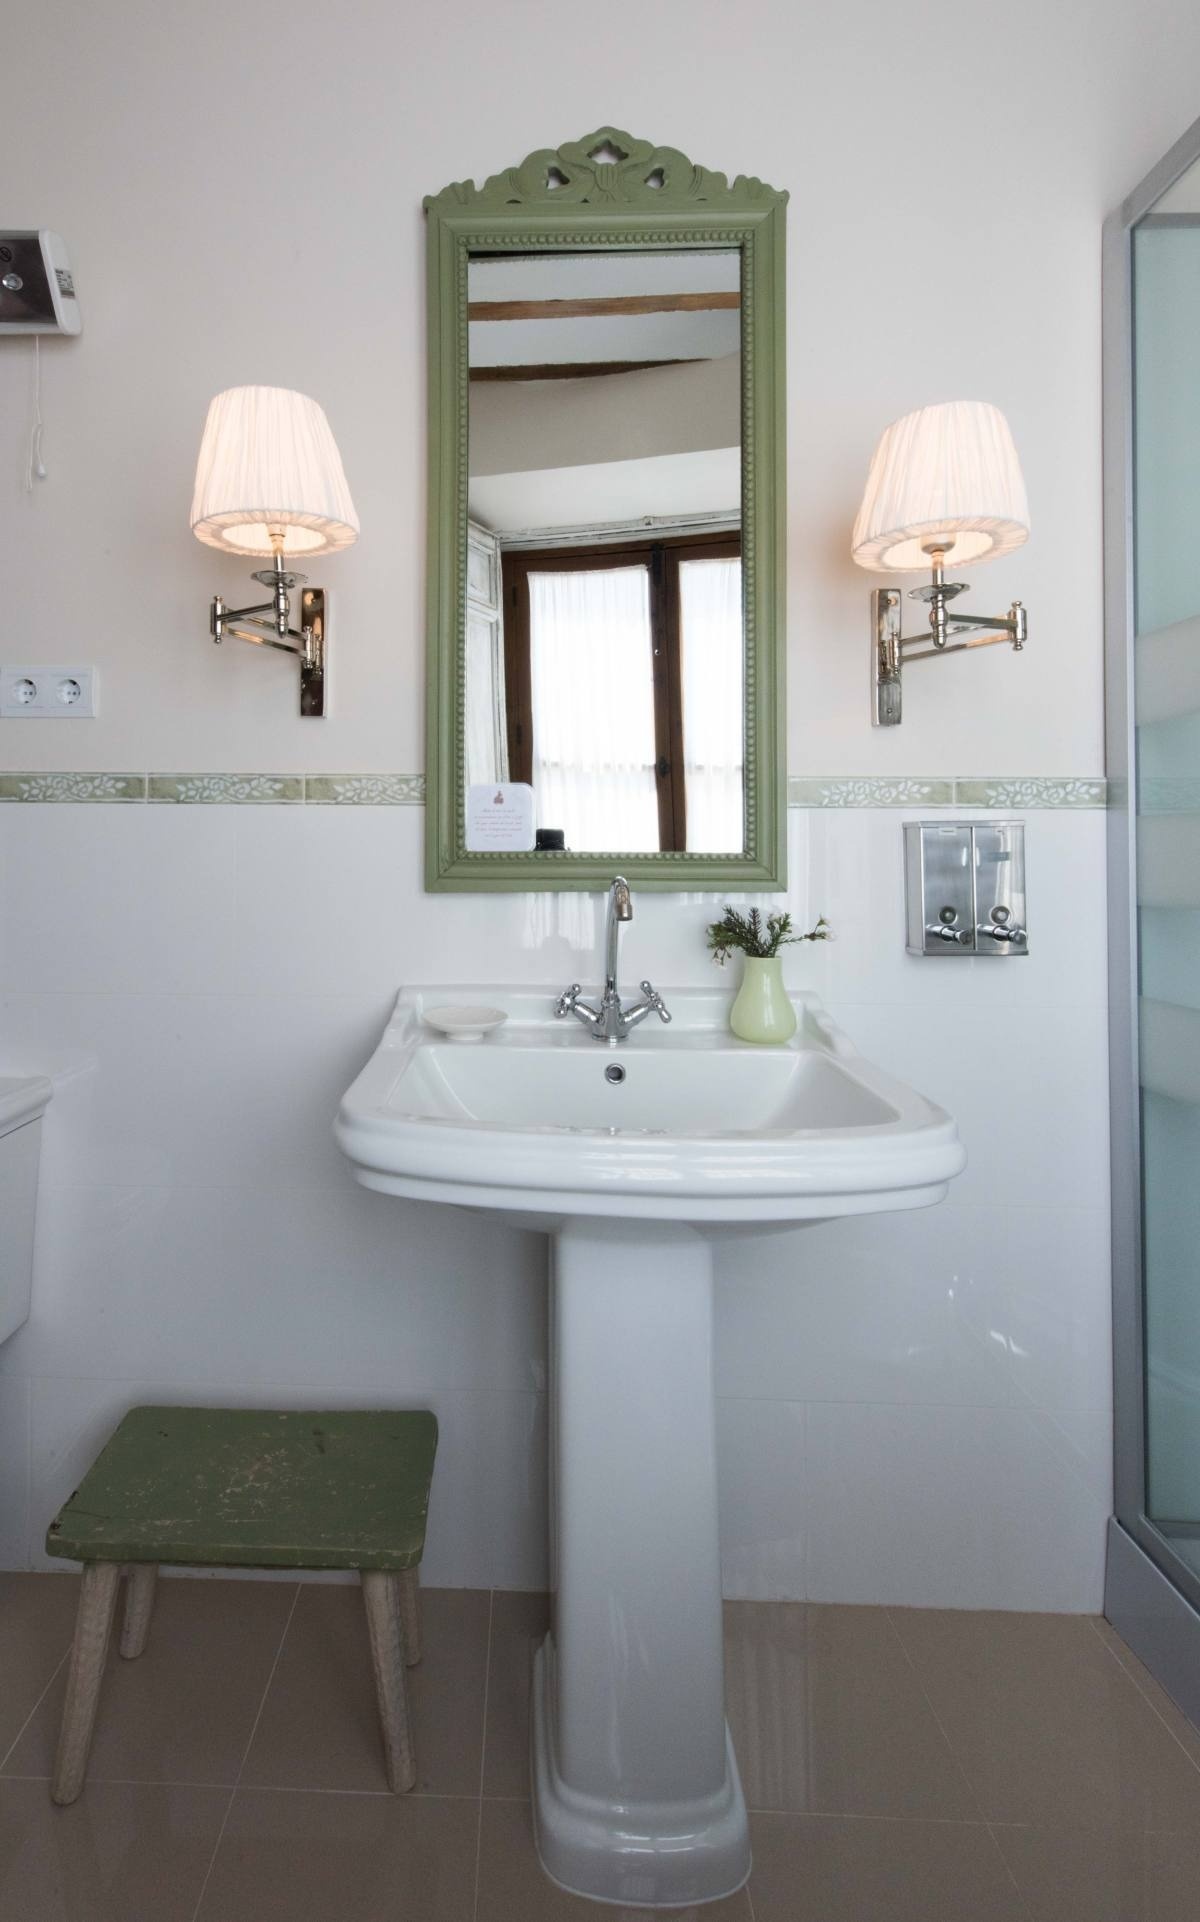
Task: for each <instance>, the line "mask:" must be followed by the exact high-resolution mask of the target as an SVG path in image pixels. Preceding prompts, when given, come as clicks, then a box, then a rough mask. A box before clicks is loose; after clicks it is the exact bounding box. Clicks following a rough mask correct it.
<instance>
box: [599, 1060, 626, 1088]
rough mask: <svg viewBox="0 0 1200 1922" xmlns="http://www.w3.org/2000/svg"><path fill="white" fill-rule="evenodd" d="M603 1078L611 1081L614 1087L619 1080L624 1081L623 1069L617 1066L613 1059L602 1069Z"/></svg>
mask: <svg viewBox="0 0 1200 1922" xmlns="http://www.w3.org/2000/svg"><path fill="white" fill-rule="evenodd" d="M604 1079H605V1080H606V1081H611V1082H612V1084H613V1086H614V1088H615V1087H616V1086H617V1085H618V1083H619V1082H622V1081H624V1079H625V1070H624V1068H620V1067H618V1066H617V1063H616V1062H615V1061H613V1062H611V1063H610V1064H609V1066H608V1067H607V1068H606V1069H605V1070H604Z"/></svg>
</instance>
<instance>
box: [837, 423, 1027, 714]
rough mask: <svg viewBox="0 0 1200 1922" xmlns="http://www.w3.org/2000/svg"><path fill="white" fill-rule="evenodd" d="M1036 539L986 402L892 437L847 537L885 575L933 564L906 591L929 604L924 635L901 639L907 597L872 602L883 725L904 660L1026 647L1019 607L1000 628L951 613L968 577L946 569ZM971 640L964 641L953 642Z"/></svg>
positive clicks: (886, 439)
mask: <svg viewBox="0 0 1200 1922" xmlns="http://www.w3.org/2000/svg"><path fill="white" fill-rule="evenodd" d="M1028 538H1029V507H1028V504H1027V502H1026V499H1025V482H1024V480H1023V479H1022V478H1021V467H1020V463H1019V461H1018V460H1017V450H1016V448H1015V447H1014V446H1013V439H1012V435H1011V434H1010V432H1009V429H1008V422H1007V421H1006V420H1005V418H1004V415H1003V414H1002V413H1001V412H1000V410H999V408H998V407H989V406H988V405H987V403H986V402H984V401H974V400H955V401H947V402H945V403H943V404H942V405H940V406H937V407H922V408H919V409H918V411H917V412H916V413H915V414H906V415H905V416H904V418H903V420H898V421H894V422H893V423H892V425H891V426H890V427H889V428H887V429H886V430H885V431H884V434H883V436H882V438H881V440H880V442H879V445H878V447H877V448H876V449H875V453H874V456H873V457H872V460H871V467H870V471H869V473H868V474H867V486H866V492H865V493H864V495H863V501H862V506H861V507H860V508H859V510H858V519H857V520H856V521H855V523H854V533H853V535H852V536H851V543H850V545H851V552H852V553H853V555H854V558H855V560H856V561H857V562H858V564H859V566H860V567H869V568H873V569H874V570H875V571H876V572H877V573H885V572H888V571H891V570H895V571H896V572H897V573H909V574H911V573H912V572H914V570H915V569H917V568H921V567H924V566H925V564H926V562H928V563H929V564H930V566H931V567H932V571H933V579H932V582H931V584H930V585H929V586H928V587H914V588H912V589H910V597H911V599H913V600H918V601H925V602H927V603H928V606H929V627H928V629H927V631H926V632H925V633H924V634H912V635H904V636H902V635H901V633H900V590H899V589H898V588H895V587H881V588H876V590H875V591H874V593H873V594H872V595H871V685H872V689H873V696H872V698H873V702H874V720H875V725H876V727H895V726H897V725H898V723H899V721H900V718H901V713H900V675H901V670H902V668H903V666H904V664H905V662H907V661H932V660H936V659H937V658H938V656H939V655H942V654H960V653H962V652H963V650H964V649H966V648H968V647H992V646H994V645H995V643H996V642H997V641H1010V642H1011V643H1012V645H1013V648H1014V649H1015V650H1017V651H1018V652H1019V651H1020V649H1021V648H1022V647H1024V645H1025V640H1026V636H1027V634H1028V622H1027V617H1026V613H1025V609H1024V607H1023V606H1022V605H1021V602H1020V601H1014V602H1013V604H1012V606H1011V607H1010V608H1009V610H1008V613H1007V615H1005V616H997V617H996V619H994V620H992V619H990V618H989V617H988V616H986V615H981V614H960V613H957V612H952V611H951V609H950V602H951V601H952V600H953V599H954V597H955V596H956V595H958V594H964V593H965V592H966V590H967V583H966V581H947V579H946V568H947V567H948V566H949V567H967V566H970V565H971V564H973V563H976V562H979V561H992V560H996V559H997V558H998V556H999V555H1001V554H1011V552H1012V551H1013V549H1014V548H1015V547H1020V546H1021V544H1022V542H1023V541H1026V540H1028ZM960 634H965V635H967V636H968V637H969V638H967V639H966V640H957V639H952V638H951V637H952V636H957V635H960Z"/></svg>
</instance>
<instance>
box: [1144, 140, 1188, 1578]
mask: <svg viewBox="0 0 1200 1922" xmlns="http://www.w3.org/2000/svg"><path fill="white" fill-rule="evenodd" d="M1132 311H1133V449H1132V451H1133V507H1134V514H1133V625H1134V637H1135V638H1134V647H1133V655H1134V673H1133V684H1134V710H1135V712H1134V721H1135V733H1134V754H1135V771H1136V782H1135V787H1134V792H1133V794H1132V795H1131V801H1132V802H1133V803H1134V804H1135V806H1136V823H1135V833H1134V842H1133V845H1134V848H1135V866H1136V882H1137V1028H1138V1060H1139V1080H1140V1090H1141V1096H1140V1123H1141V1125H1140V1135H1141V1177H1142V1180H1141V1191H1142V1192H1141V1203H1142V1206H1141V1229H1142V1234H1141V1239H1142V1249H1141V1254H1142V1290H1143V1295H1142V1318H1143V1357H1142V1365H1143V1379H1142V1389H1143V1397H1144V1401H1143V1407H1144V1444H1145V1471H1144V1480H1145V1487H1144V1491H1143V1493H1144V1515H1145V1519H1146V1521H1147V1522H1148V1523H1149V1524H1150V1525H1151V1527H1152V1528H1153V1530H1154V1531H1155V1532H1156V1533H1157V1535H1158V1536H1159V1537H1160V1538H1161V1542H1162V1544H1163V1548H1164V1550H1167V1551H1168V1554H1167V1557H1166V1559H1167V1560H1168V1561H1171V1560H1174V1558H1178V1564H1182V1566H1178V1565H1177V1566H1176V1567H1175V1568H1174V1569H1173V1570H1172V1575H1173V1579H1175V1580H1176V1581H1177V1582H1179V1584H1180V1585H1181V1587H1182V1588H1183V1590H1184V1592H1185V1593H1186V1592H1189V1591H1191V1599H1192V1600H1193V1602H1200V163H1197V164H1196V165H1194V166H1193V167H1192V168H1191V169H1189V171H1188V172H1187V173H1185V174H1184V175H1183V176H1182V177H1181V178H1180V179H1179V180H1177V181H1176V182H1175V183H1174V184H1173V185H1172V186H1171V187H1170V188H1169V189H1168V191H1167V192H1166V193H1165V194H1164V195H1162V196H1161V197H1160V198H1159V199H1158V200H1157V201H1156V202H1155V204H1154V206H1153V207H1152V208H1151V210H1150V211H1149V212H1148V213H1146V214H1145V215H1144V216H1143V217H1142V219H1141V220H1140V221H1138V222H1137V224H1136V225H1135V226H1134V227H1133V230H1132Z"/></svg>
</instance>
